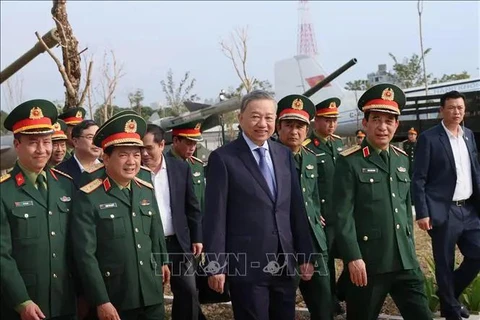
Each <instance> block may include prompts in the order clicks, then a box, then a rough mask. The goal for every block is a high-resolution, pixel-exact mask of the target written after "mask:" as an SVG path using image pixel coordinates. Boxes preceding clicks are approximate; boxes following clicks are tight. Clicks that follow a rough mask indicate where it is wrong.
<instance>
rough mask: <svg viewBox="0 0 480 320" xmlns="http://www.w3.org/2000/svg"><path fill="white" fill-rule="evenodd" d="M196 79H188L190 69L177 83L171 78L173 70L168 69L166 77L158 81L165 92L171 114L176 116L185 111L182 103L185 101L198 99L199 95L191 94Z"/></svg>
mask: <svg viewBox="0 0 480 320" xmlns="http://www.w3.org/2000/svg"><path fill="white" fill-rule="evenodd" d="M195 82H196V79H195V78H192V79H190V71H187V72H185V74H184V76H183V78H182V80H180V83H179V84H178V86H177V84H176V83H175V81H174V80H173V71H172V69H169V70H168V72H167V79H166V81H165V80H162V81H160V84H161V85H162V91H163V93H164V94H165V99H166V100H167V105H168V107H169V108H170V110H171V113H172V115H174V116H178V115H180V114H181V113H182V112H185V111H187V108H186V107H185V105H184V104H183V103H184V102H185V101H198V100H199V97H198V96H197V95H196V94H192V93H191V91H192V90H193V88H194V86H195Z"/></svg>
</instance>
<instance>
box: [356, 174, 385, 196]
mask: <svg viewBox="0 0 480 320" xmlns="http://www.w3.org/2000/svg"><path fill="white" fill-rule="evenodd" d="M358 180H359V181H360V183H361V186H360V188H359V190H360V193H362V198H363V199H365V200H366V201H368V199H371V200H381V199H382V193H383V190H382V184H381V182H382V176H381V175H379V174H360V175H359V176H358Z"/></svg>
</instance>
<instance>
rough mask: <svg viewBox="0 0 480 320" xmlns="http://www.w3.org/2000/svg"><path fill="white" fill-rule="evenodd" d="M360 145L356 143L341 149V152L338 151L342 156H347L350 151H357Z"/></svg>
mask: <svg viewBox="0 0 480 320" xmlns="http://www.w3.org/2000/svg"><path fill="white" fill-rule="evenodd" d="M361 148H362V147H361V146H359V145H358V144H357V145H355V146H353V147H350V148H348V149H346V150H343V151H342V152H340V154H341V155H342V156H344V157H346V156H348V155H351V154H352V153H354V152H357V151H358V150H360V149H361Z"/></svg>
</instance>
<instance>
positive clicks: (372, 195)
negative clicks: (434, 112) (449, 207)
mask: <svg viewBox="0 0 480 320" xmlns="http://www.w3.org/2000/svg"><path fill="white" fill-rule="evenodd" d="M404 106H405V94H404V93H403V91H402V90H401V89H400V88H398V87H396V86H394V85H392V84H379V85H376V86H374V87H372V88H370V89H369V90H367V91H366V92H365V93H364V94H363V95H362V97H361V98H360V100H359V101H358V107H359V109H360V110H361V111H363V112H364V114H365V116H364V119H363V121H362V124H363V126H364V128H365V130H366V133H367V137H366V139H365V140H364V141H363V142H362V145H361V146H358V145H356V146H353V147H352V148H350V149H347V150H345V151H344V152H342V153H341V156H340V158H339V159H338V161H337V166H336V170H335V183H334V190H333V192H334V194H335V196H336V197H337V199H338V201H335V203H334V206H333V209H334V212H335V214H336V215H337V219H336V230H337V234H336V244H337V246H338V249H339V253H340V255H341V257H342V258H343V260H344V265H345V266H346V269H347V270H348V273H349V274H348V276H349V279H350V281H349V282H348V289H347V291H346V301H347V319H349V320H352V319H355V320H373V319H377V317H378V314H379V312H380V309H381V307H382V305H383V302H384V300H385V297H386V295H387V294H390V296H391V297H392V298H393V300H394V302H395V303H396V305H397V307H398V308H399V310H400V313H401V314H402V316H403V319H405V320H427V319H428V320H429V319H432V316H431V314H430V311H429V308H428V303H427V298H426V295H425V291H424V281H423V274H422V272H421V270H420V268H419V264H418V261H417V257H416V253H415V245H414V239H413V220H412V206H411V203H410V198H411V195H410V178H409V176H408V157H407V155H406V153H405V152H404V151H403V150H402V149H400V148H397V147H395V146H393V145H391V144H390V141H391V139H392V138H393V136H394V134H395V131H396V129H397V128H398V123H399V122H398V116H399V115H400V110H401V109H402V108H403V107H404Z"/></svg>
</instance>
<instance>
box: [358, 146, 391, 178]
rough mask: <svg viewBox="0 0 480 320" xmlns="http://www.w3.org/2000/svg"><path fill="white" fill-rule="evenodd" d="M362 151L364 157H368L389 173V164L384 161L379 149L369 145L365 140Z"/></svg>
mask: <svg viewBox="0 0 480 320" xmlns="http://www.w3.org/2000/svg"><path fill="white" fill-rule="evenodd" d="M362 152H363V157H364V158H366V159H367V160H368V161H369V162H371V163H373V164H374V165H376V166H377V167H379V168H380V169H382V170H383V171H385V172H387V173H388V172H389V170H388V168H387V164H386V163H385V162H384V161H383V159H382V158H381V157H380V155H379V154H378V153H377V151H376V150H375V149H374V148H372V147H371V146H369V145H368V143H366V142H365V143H364V144H362Z"/></svg>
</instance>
